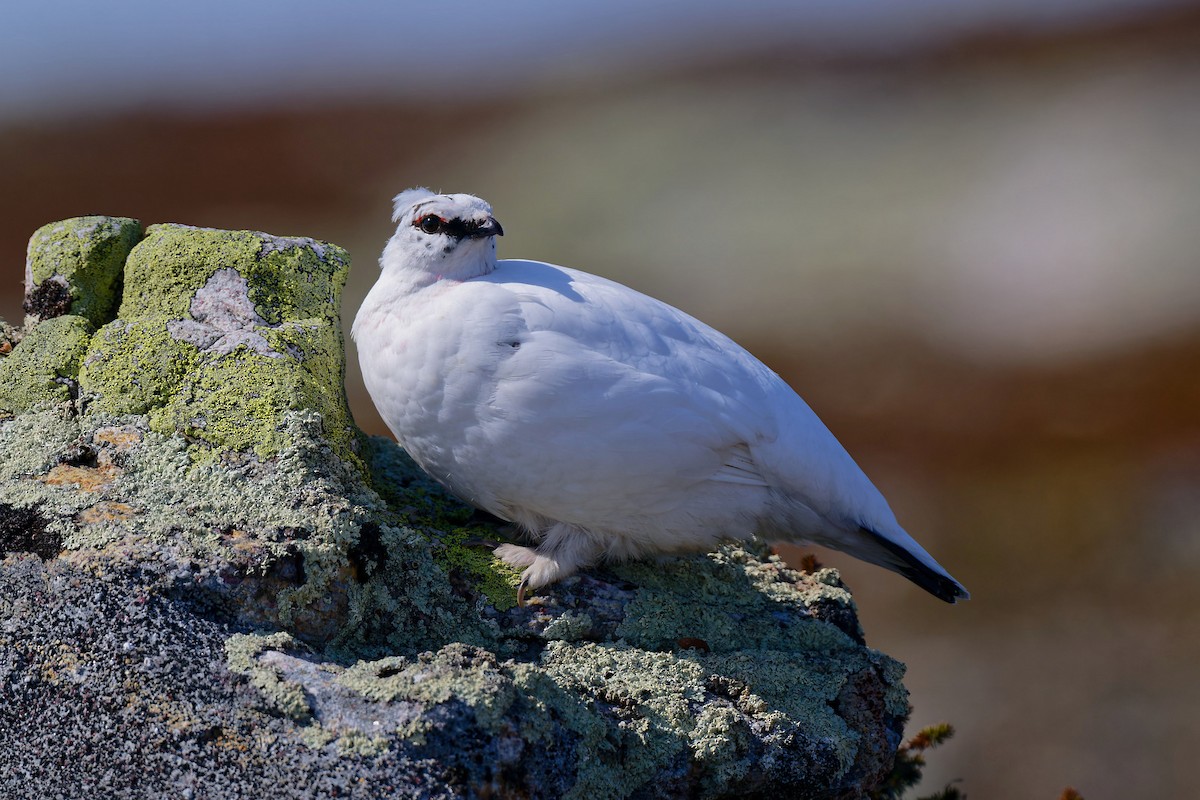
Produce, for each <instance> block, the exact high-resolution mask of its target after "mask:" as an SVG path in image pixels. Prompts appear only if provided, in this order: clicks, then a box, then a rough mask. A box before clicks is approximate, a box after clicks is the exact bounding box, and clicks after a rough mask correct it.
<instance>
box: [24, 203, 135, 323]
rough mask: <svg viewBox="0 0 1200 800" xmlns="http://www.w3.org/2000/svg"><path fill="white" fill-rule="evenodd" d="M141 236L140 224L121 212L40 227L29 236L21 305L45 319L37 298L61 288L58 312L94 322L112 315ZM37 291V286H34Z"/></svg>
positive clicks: (104, 319)
mask: <svg viewBox="0 0 1200 800" xmlns="http://www.w3.org/2000/svg"><path fill="white" fill-rule="evenodd" d="M141 235H142V225H141V223H140V222H138V221H137V220H136V219H128V218H125V217H103V216H91V217H75V218H74V219H66V220H63V221H61V222H52V223H50V224H49V225H45V226H43V227H41V228H39V229H38V230H37V231H36V232H35V233H34V234H33V236H32V237H31V238H30V240H29V250H28V260H27V261H26V268H25V269H26V284H27V285H26V287H25V288H26V305H27V309H26V310H28V311H29V312H30V313H32V314H34V315H36V316H38V317H41V318H46V317H50V316H58V314H55V313H45V311H46V310H47V309H44V308H42V307H40V306H41V303H39V302H38V300H39V296H42V295H46V294H47V290H54V289H56V287H55V286H52V285H49V284H57V287H61V288H62V289H65V290H66V291H65V293H64V298H63V299H64V301H65V302H64V303H63V304H62V311H60V312H59V313H69V314H73V315H76V316H81V317H84V318H85V319H87V320H88V321H89V322H91V323H92V324H93V325H96V326H99V325H103V324H104V323H105V322H107V321H108V320H109V319H111V318H112V312H113V309H114V308H115V307H116V304H117V300H118V298H119V292H120V287H121V271H122V267H123V266H124V264H125V259H126V257H127V256H128V255H129V252H130V250H131V249H132V248H133V246H134V245H135V244H136V243H137V241H138V239H139V238H141ZM39 290H41V291H39Z"/></svg>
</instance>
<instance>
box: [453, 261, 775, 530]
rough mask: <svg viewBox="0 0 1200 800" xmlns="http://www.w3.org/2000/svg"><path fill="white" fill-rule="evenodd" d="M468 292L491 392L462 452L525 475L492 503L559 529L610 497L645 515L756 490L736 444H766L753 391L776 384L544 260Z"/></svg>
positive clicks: (681, 325) (630, 300) (703, 337)
mask: <svg viewBox="0 0 1200 800" xmlns="http://www.w3.org/2000/svg"><path fill="white" fill-rule="evenodd" d="M468 283H475V284H477V287H476V290H477V293H478V301H479V302H478V303H475V304H472V303H470V302H468V303H466V304H465V305H467V306H468V307H469V308H471V309H472V310H471V311H468V314H470V315H472V316H474V315H478V319H477V320H475V321H472V320H464V321H463V322H464V325H466V326H467V327H468V328H469V327H472V326H473V325H474V326H476V329H477V330H478V329H480V328H479V327H478V326H488V328H489V329H491V330H495V331H497V337H498V338H499V339H501V340H502V342H503V343H504V345H505V346H498V348H497V349H498V350H499V351H501V353H502V355H501V356H500V358H499V360H498V361H497V362H496V363H495V365H494V379H493V380H492V381H490V382H489V384H488V385H489V386H490V387H491V388H490V391H491V396H490V397H488V398H486V399H483V398H480V399H481V400H483V402H481V403H479V408H480V410H479V412H478V413H479V418H478V423H477V425H476V427H475V430H473V431H472V433H471V436H472V437H477V438H474V440H473V441H471V440H470V437H469V440H468V441H466V442H465V443H464V446H466V447H469V448H471V449H472V450H473V451H474V452H477V453H478V452H485V451H486V452H489V453H496V454H498V456H497V457H498V458H499V459H501V461H499V462H498V463H497V464H496V465H495V469H496V470H497V471H503V459H504V458H505V456H504V454H508V457H510V458H511V460H512V463H514V464H536V465H538V468H537V469H536V470H524V471H518V470H509V471H508V472H507V473H506V474H500V475H498V474H493V475H492V476H490V478H489V480H490V482H491V483H492V485H493V486H494V487H496V493H497V495H499V496H500V499H501V500H505V501H511V502H525V501H527V499H528V498H538V502H539V503H541V504H542V505H543V506H544V507H542V508H537V509H534V510H535V511H537V512H538V513H542V514H544V515H545V516H547V517H550V518H553V519H567V520H569V519H570V515H571V514H575V513H578V514H582V515H588V514H591V515H593V516H594V515H597V514H602V513H605V509H603V508H599V507H593V506H594V505H595V504H597V503H606V504H610V505H611V498H612V497H621V498H624V500H625V502H626V503H628V504H629V505H630V506H631V507H632V508H635V509H637V510H638V511H639V512H641V513H645V514H656V513H664V512H666V511H669V510H671V508H672V507H673V506H674V505H676V504H678V503H680V502H681V501H682V499H683V498H684V497H686V496H687V494H686V493H685V492H684V491H683V490H684V489H691V488H694V487H695V486H696V485H698V484H703V483H705V482H710V481H716V482H723V483H733V484H741V485H744V486H747V487H751V486H757V487H760V488H762V487H765V486H766V482H765V481H764V479H763V478H762V476H761V475H760V474H759V473H758V472H757V470H756V468H755V465H754V463H753V460H752V459H751V458H750V455H749V452H750V451H749V448H750V446H752V445H754V444H756V443H758V442H761V441H764V440H770V439H773V438H774V437H775V436H777V434H778V431H777V430H776V426H775V421H774V418H773V416H772V415H771V414H770V408H769V405H768V403H767V399H766V395H767V392H766V389H765V388H764V387H765V386H766V385H767V384H768V383H769V382H770V380H771V379H774V380H778V379H777V378H775V376H774V375H773V373H771V372H770V370H768V369H767V368H766V367H764V366H763V365H762V364H761V363H760V362H758V361H757V360H756V359H754V358H753V357H752V356H750V355H749V354H748V353H746V352H745V351H744V350H743V349H742V348H740V347H739V346H738V345H736V344H734V343H733V342H732V341H731V340H730V339H728V338H727V337H725V336H723V335H722V334H720V333H718V332H717V331H715V330H713V329H712V328H710V327H708V326H707V325H704V324H703V323H700V322H698V321H697V320H695V319H693V318H692V317H690V316H688V315H686V314H684V313H683V312H681V311H679V310H678V309H675V308H672V307H671V306H668V305H666V304H664V303H661V302H659V301H657V300H654V299H653V298H650V297H647V296H646V295H643V294H640V293H638V292H636V291H634V290H632V289H629V288H627V287H624V286H621V285H620V284H617V283H613V282H611V281H607V280H605V279H603V278H599V277H596V276H593V275H588V274H586V273H581V272H576V271H574V270H568V269H565V268H561V267H555V266H552V265H549V264H541V263H538V262H528V261H502V262H500V265H499V267H498V268H497V270H496V271H495V272H492V273H490V274H488V275H486V276H483V277H481V278H478V279H475V280H473V281H470V282H468ZM462 288H463V289H468V290H469V289H470V288H471V287H466V286H464V287H462ZM497 290H501V291H497ZM456 291H457V290H456ZM458 294H459V297H458V299H457V300H456V306H457V307H459V308H462V307H463V306H464V303H463V300H464V299H465V298H466V295H465V294H464V293H462V292H458ZM485 338H487V337H485ZM548 475H549V476H553V478H552V480H553V485H552V486H546V485H545V481H546V476H548ZM598 486H600V487H603V491H597V487H598ZM505 495H507V496H505Z"/></svg>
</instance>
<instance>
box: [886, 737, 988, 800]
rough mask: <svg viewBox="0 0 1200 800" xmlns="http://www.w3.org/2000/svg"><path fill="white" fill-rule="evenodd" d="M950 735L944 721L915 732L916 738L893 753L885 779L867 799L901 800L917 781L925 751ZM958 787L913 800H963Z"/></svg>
mask: <svg viewBox="0 0 1200 800" xmlns="http://www.w3.org/2000/svg"><path fill="white" fill-rule="evenodd" d="M953 735H954V727H953V726H952V725H950V723H948V722H942V723H939V724H937V725H930V726H929V727H928V728H922V729H921V730H919V731H917V735H916V736H914V737H912V738H911V739H909V740H908V741H907V742H905V743H904V744H902V745H900V749H899V750H897V751H896V763H895V765H894V766H893V767H892V772H891V774H890V775H888V776H887V779H886V780H884V782H883V783H882V784H881V785H880V786H879V787H878V788H877V789H875V791H873V792H871V794H870V797H871V800H901V798H902V797H904V793H905V792H906V791H907V790H909V789H911V788H913V787H914V786H916V785H917V784H918V783H920V782H921V774H922V773H923V771H924V769H925V751H926V750H930V749H932V748H934V747H937V746H938V745H940V744H942V743H943V742H945V741H946V740H947V739H949V738H950V737H951V736H953ZM965 798H966V794H964V793H963V792H962V791H961V790H960V789H959V788H958V787H956V786H950V785H947V786H946V787H945V788H943V789H942V790H941V791H940V792H937V793H936V794H931V795H928V796H926V797H922V798H918V799H917V800H965Z"/></svg>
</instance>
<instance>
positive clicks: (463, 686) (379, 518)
mask: <svg viewBox="0 0 1200 800" xmlns="http://www.w3.org/2000/svg"><path fill="white" fill-rule="evenodd" d="M87 219H88V220H92V222H83V221H79V220H69V221H67V222H64V223H57V224H56V225H52V226H47V228H43V229H42V231H46V230H50V231H56V230H57V231H60V233H61V232H63V231H65V232H70V235H69V236H67V238H68V240H69V241H71V242H72V243H74V241H75V240H74V239H70V237H71V236H74V237H76V238H78V239H79V245H78V252H79V253H97V252H100V251H101V249H102V247H101V244H102V242H101V241H99V240H98V241H96V242H90V241H89V240H88V238H87V237H86V236H82V237H80V236H79V235H78V233H77V232H78V231H82V230H87V229H89V226H91V227H90V229H91V230H92V231H94V232H95V233H94V235H95V236H96V237H98V239H102V238H103V237H110V238H111V237H112V236H113V234H112V231H114V230H132V229H133V226H132V225H129V224H128V223H132V222H133V221H125V222H122V223H118V222H112V223H107V222H105V220H107V219H109V218H87ZM97 220H98V221H97ZM137 230H138V231H140V226H137ZM38 235H39V236H41V235H42V232H39V234H38ZM64 235H65V234H64ZM35 239H37V237H36V236H35ZM105 241H107V240H105ZM38 247H41V248H43V249H47V250H48V249H49V247H50V246H49V245H45V244H39V245H38ZM34 250H35V247H34V246H32V245H31V253H32V252H34ZM64 252H66V251H65V250H64ZM71 252H75V251H71ZM37 263H41V262H37ZM348 266H349V262H348V259H347V257H346V255H345V253H344V252H343V251H342V250H341V249H340V248H337V247H336V246H334V245H329V244H324V243H321V242H315V241H313V240H311V239H299V238H296V239H289V238H281V237H273V236H267V235H266V234H261V233H253V232H246V231H213V230H203V229H195V228H188V227H185V226H179V225H156V226H151V227H150V228H149V229H148V230H147V231H146V235H145V238H144V239H141V241H140V242H139V243H138V244H136V246H134V247H133V248H132V250H131V251H129V252H128V257H127V259H124V261H123V271H122V272H121V273H120V274H119V275H118V280H115V281H111V282H109V283H108V284H107V286H108V287H109V288H108V289H107V292H108V294H107V295H106V294H105V290H103V289H102V288H97V287H100V285H101V282H99V281H93V282H92V283H90V284H89V286H90V287H91V288H89V289H87V292H91V294H90V295H88V297H89V298H90V299H89V301H88V303H89V304H90V305H87V309H92V310H94V309H97V308H107V309H108V312H107V314H108V316H107V317H106V316H101V317H99V318H97V317H95V316H87V315H84V314H76V313H74V312H76V311H83V310H84V309H82V308H76V307H75V305H73V304H74V303H75V302H76V301H75V300H72V301H71V302H72V305H71V306H70V307H69V308H68V310H69V311H71V312H72V313H71V314H62V315H59V316H53V315H49V314H48V315H46V317H45V318H43V317H41V316H39V315H36V314H31V316H30V318H29V320H28V323H29V325H30V326H31V327H30V328H29V329H27V330H26V331H24V332H15V333H14V334H13V335H12V336H8V334H7V333H6V339H5V341H16V342H17V343H16V345H15V347H13V348H12V350H11V353H10V354H9V355H8V356H7V357H5V358H4V359H3V360H2V361H0V375H3V376H4V378H5V380H4V383H3V384H2V387H3V388H0V406H3V408H5V409H6V410H7V411H8V412H9V413H8V415H7V416H6V417H5V418H3V419H2V420H0V547H2V548H3V550H4V551H6V552H7V555H6V556H5V557H4V560H3V562H0V763H3V764H4V765H5V769H3V770H0V796H4V797H14V798H20V797H31V798H32V797H43V796H59V795H61V796H74V795H78V794H82V793H83V792H84V791H85V790H86V791H89V792H94V791H96V790H97V789H99V790H101V791H102V793H103V794H104V795H105V796H109V797H158V796H163V795H168V794H180V795H182V796H185V797H187V796H193V797H226V796H231V797H232V796H252V795H253V796H257V795H266V796H272V797H310V796H314V795H315V796H350V797H372V798H374V797H489V796H505V797H508V796H513V797H547V798H557V797H568V798H582V797H588V798H591V797H603V798H609V797H612V798H624V797H636V798H654V797H664V798H665V797H692V796H695V797H733V796H737V797H745V796H766V795H784V796H792V795H797V796H807V797H818V798H834V797H859V796H863V795H864V794H865V793H866V791H867V790H868V789H870V788H871V787H873V786H876V785H878V783H879V782H880V781H881V780H882V779H883V777H884V776H885V775H886V774H887V773H888V772H889V770H890V768H891V765H892V760H893V759H894V756H895V752H896V749H897V747H898V745H899V742H900V738H901V734H902V729H903V724H904V721H905V718H906V716H907V701H906V693H905V690H904V688H903V686H902V684H901V677H902V673H903V666H902V665H901V664H899V663H898V662H896V661H894V660H892V659H890V658H888V657H887V656H885V655H883V654H881V653H878V652H875V651H873V650H871V649H869V648H867V647H866V646H865V645H864V644H863V640H862V632H861V631H860V630H859V628H858V623H857V620H856V618H855V615H854V606H853V601H852V599H851V597H850V594H849V593H848V592H847V591H846V590H845V588H844V587H843V586H842V585H841V583H840V581H839V579H838V577H837V575H836V573H835V572H833V571H832V570H821V571H818V572H816V573H814V574H811V575H810V574H806V573H800V572H796V571H793V570H791V569H789V568H787V567H786V565H784V564H783V563H782V562H780V561H779V559H778V558H776V557H774V556H772V555H770V554H769V553H767V552H766V551H764V550H761V549H756V548H742V547H734V546H728V547H724V548H722V549H721V550H719V551H717V552H715V553H712V554H710V555H700V556H693V557H682V558H668V559H662V560H660V561H656V562H652V563H651V562H644V563H634V564H629V565H625V566H622V567H618V568H611V569H598V570H593V571H590V572H587V573H586V574H583V575H578V576H575V577H572V578H570V579H568V580H566V581H563V582H562V583H561V584H557V585H555V586H552V587H550V588H549V589H547V590H546V591H545V592H544V593H543V594H544V596H543V597H540V598H538V599H537V601H536V603H535V604H533V605H531V606H530V607H527V608H524V609H521V608H517V607H516V606H515V596H516V591H515V584H516V578H517V576H516V574H515V573H513V572H512V571H511V570H510V569H508V568H507V567H505V566H504V565H503V564H501V563H499V562H498V561H496V560H495V559H493V558H492V557H491V554H490V549H489V548H488V547H487V546H486V545H484V544H482V542H484V541H486V540H489V539H490V540H495V539H499V538H503V537H505V536H507V535H508V531H507V530H506V529H505V528H503V527H502V526H501V525H499V523H498V522H496V521H495V520H491V519H490V518H486V517H484V516H483V515H480V514H477V513H475V512H473V511H472V510H471V509H469V508H467V507H465V506H463V505H462V504H460V503H459V502H457V501H456V500H454V499H453V498H451V497H449V496H447V495H446V494H445V493H444V492H443V491H442V490H441V489H440V488H439V487H438V486H437V485H436V484H435V483H433V482H432V481H431V480H430V479H429V478H428V477H427V476H425V475H424V474H423V473H422V472H421V471H420V470H419V469H418V468H416V466H415V465H414V464H413V463H412V462H411V461H410V460H409V459H408V458H407V456H406V455H405V454H404V453H403V451H402V450H400V449H399V448H398V447H397V446H396V445H395V444H394V443H392V442H390V441H389V440H385V439H382V438H377V437H376V438H367V437H364V436H363V435H362V434H360V433H359V432H357V430H356V429H355V428H354V427H353V425H352V423H351V420H350V417H349V412H348V411H347V407H346V400H345V396H344V393H343V391H342V376H343V370H344V355H343V347H342V340H341V334H340V324H339V319H338V304H339V301H340V292H341V288H342V283H343V281H344V280H345V276H346V272H347V269H348ZM47 269H48V267H47V268H43V267H38V268H37V269H34V271H33V272H34V276H35V281H36V280H37V276H39V275H41V276H43V277H42V279H41V280H42V281H43V283H44V282H45V281H46V280H49V278H46V277H45V275H46V274H47V272H46V270H47ZM56 269H59V271H57V272H54V273H53V274H54V275H60V276H62V277H63V281H62V282H60V286H62V287H65V295H66V296H69V297H71V298H77V297H84V296H85V294H87V292H85V291H84V289H82V288H80V287H77V286H76V285H75V283H73V281H75V280H76V278H77V276H84V277H86V276H90V275H92V274H93V273H89V272H88V271H86V270H83V269H76V270H72V269H67V268H57V267H56ZM84 277H78V279H79V280H83V279H84ZM87 279H88V280H91V278H90V277H88V278H87ZM122 282H123V285H124V292H123V295H122V297H121V299H120V303H119V304H118V303H117V302H116V292H117V289H116V287H117V286H119V285H121V284H122ZM118 305H119V310H115V309H117V308H118ZM92 310H89V311H88V314H92V313H93V311H92ZM114 313H115V314H116V316H115V318H114V317H113V316H112V315H113V314H114ZM5 330H6V331H8V330H10V329H8V328H5Z"/></svg>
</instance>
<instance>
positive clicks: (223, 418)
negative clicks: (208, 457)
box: [79, 225, 352, 458]
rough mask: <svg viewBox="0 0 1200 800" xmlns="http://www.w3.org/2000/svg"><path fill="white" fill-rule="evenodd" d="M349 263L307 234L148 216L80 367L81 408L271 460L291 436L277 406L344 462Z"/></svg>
mask: <svg viewBox="0 0 1200 800" xmlns="http://www.w3.org/2000/svg"><path fill="white" fill-rule="evenodd" d="M349 267H350V260H349V258H348V256H347V255H346V253H345V251H344V250H342V249H341V248H340V247H337V246H336V245H331V244H326V243H322V242H317V241H314V240H312V239H306V238H283V237H276V236H268V235H267V234H263V233H256V232H252V231H218V230H209V229H203V228H192V227H189V226H185V225H152V226H151V227H150V228H149V229H147V231H146V237H145V238H144V239H143V240H142V241H141V242H140V243H139V244H138V245H137V247H135V248H134V249H133V251H132V252H131V253H130V254H129V260H128V262H127V263H126V265H125V289H124V294H123V296H122V299H121V308H120V313H119V316H118V318H117V319H115V320H113V321H111V322H108V324H106V325H104V327H103V328H102V329H101V330H100V333H99V334H98V335H97V337H96V339H95V340H94V342H93V344H92V347H91V349H90V350H89V352H88V355H87V358H86V359H85V360H84V363H83V368H82V370H81V371H80V374H79V384H80V390H81V392H84V393H86V394H90V395H92V396H93V397H92V399H91V402H90V404H89V406H88V408H89V410H91V411H94V412H96V411H98V412H102V413H108V414H144V415H147V417H148V418H149V421H150V428H151V430H154V431H158V432H160V433H173V432H176V431H178V432H181V433H184V434H185V435H187V436H189V437H191V438H193V439H195V440H198V441H202V442H205V443H207V444H209V445H212V446H214V447H216V448H219V449H227V450H236V451H239V452H246V451H252V452H254V453H256V454H258V455H259V456H262V457H268V456H272V455H275V454H276V453H278V452H279V451H280V449H281V448H283V447H285V446H286V439H285V437H284V436H282V435H281V433H280V431H279V425H278V422H279V420H280V418H281V417H282V415H283V414H284V413H285V412H288V411H299V410H304V409H311V410H313V411H316V412H317V413H319V414H320V415H321V419H322V421H323V424H324V425H325V428H326V431H325V438H326V439H327V440H328V441H329V442H330V444H332V445H333V446H334V447H335V449H337V450H338V451H339V455H341V456H342V457H343V458H345V457H346V456H347V454H348V448H349V446H350V440H351V438H352V423H351V421H350V415H349V411H348V409H347V407H346V401H345V396H344V394H343V392H342V389H341V386H342V379H343V375H344V372H345V363H344V356H343V344H342V333H341V327H340V324H339V322H338V308H339V305H340V302H341V292H342V286H343V285H344V284H345V281H346V273H347V271H348V270H349Z"/></svg>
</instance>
